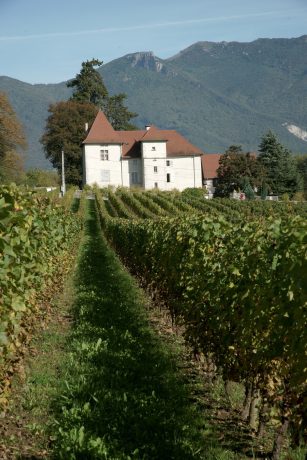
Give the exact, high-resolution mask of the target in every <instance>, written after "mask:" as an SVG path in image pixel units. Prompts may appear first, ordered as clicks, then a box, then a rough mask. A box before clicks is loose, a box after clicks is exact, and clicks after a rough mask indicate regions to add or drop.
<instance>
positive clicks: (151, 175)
mask: <svg viewBox="0 0 307 460" xmlns="http://www.w3.org/2000/svg"><path fill="white" fill-rule="evenodd" d="M155 168H156V169H157V172H155ZM165 171H166V161H165V158H153V159H151V158H144V159H143V173H144V183H143V186H144V188H145V189H152V188H156V186H155V184H157V188H159V189H160V190H165V184H166V172H165Z"/></svg>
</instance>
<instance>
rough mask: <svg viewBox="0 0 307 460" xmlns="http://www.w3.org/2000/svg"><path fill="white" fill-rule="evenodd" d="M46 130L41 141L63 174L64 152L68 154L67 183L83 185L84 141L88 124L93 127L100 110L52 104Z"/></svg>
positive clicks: (83, 104)
mask: <svg viewBox="0 0 307 460" xmlns="http://www.w3.org/2000/svg"><path fill="white" fill-rule="evenodd" d="M49 112H50V115H49V117H48V120H47V125H46V130H45V133H44V135H43V136H42V139H41V142H42V144H43V146H44V150H45V153H46V157H47V158H48V159H49V160H50V161H51V163H52V165H53V167H54V168H56V169H57V170H58V172H59V173H61V152H62V150H64V154H65V176H66V181H67V183H70V184H74V185H78V186H80V185H81V184H82V141H83V140H84V138H85V135H86V133H85V129H84V127H85V123H89V124H91V123H92V122H93V120H94V119H95V116H96V114H97V107H96V106H95V105H93V104H91V103H86V102H78V101H67V102H58V103H57V104H52V105H51V106H50V108H49Z"/></svg>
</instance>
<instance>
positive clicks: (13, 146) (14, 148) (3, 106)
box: [0, 92, 27, 182]
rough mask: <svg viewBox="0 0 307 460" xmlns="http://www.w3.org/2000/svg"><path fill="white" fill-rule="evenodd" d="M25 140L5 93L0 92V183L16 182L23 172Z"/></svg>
mask: <svg viewBox="0 0 307 460" xmlns="http://www.w3.org/2000/svg"><path fill="white" fill-rule="evenodd" d="M26 145H27V143H26V139H25V135H24V132H23V129H22V126H21V123H20V122H19V121H18V119H17V117H16V114H15V112H14V110H13V108H12V106H11V104H10V102H9V100H8V98H7V96H6V94H5V93H3V92H0V181H1V182H9V181H16V180H18V178H19V177H20V175H21V174H22V172H23V158H22V156H21V153H20V152H21V149H25V148H26Z"/></svg>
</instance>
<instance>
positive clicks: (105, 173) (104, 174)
mask: <svg viewBox="0 0 307 460" xmlns="http://www.w3.org/2000/svg"><path fill="white" fill-rule="evenodd" d="M100 177H101V182H110V171H109V170H108V169H102V170H101V173H100Z"/></svg>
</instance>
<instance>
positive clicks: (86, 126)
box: [84, 123, 88, 133]
mask: <svg viewBox="0 0 307 460" xmlns="http://www.w3.org/2000/svg"><path fill="white" fill-rule="evenodd" d="M84 128H85V132H86V133H87V132H88V123H85V127H84Z"/></svg>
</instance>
